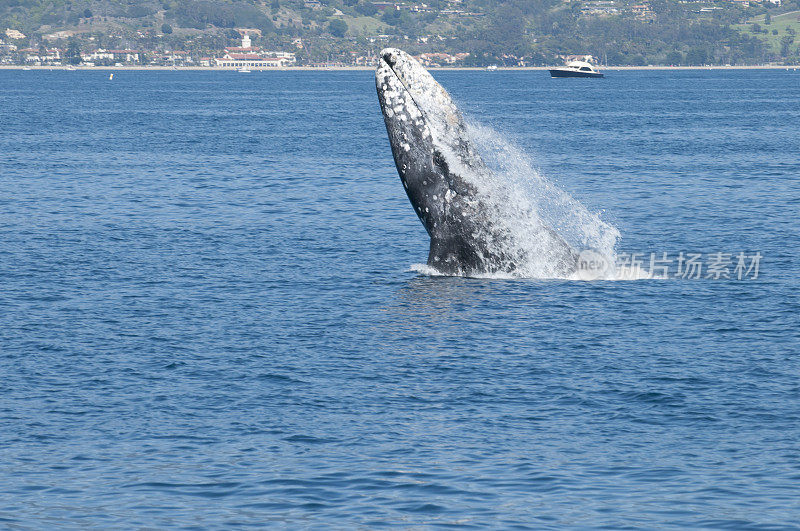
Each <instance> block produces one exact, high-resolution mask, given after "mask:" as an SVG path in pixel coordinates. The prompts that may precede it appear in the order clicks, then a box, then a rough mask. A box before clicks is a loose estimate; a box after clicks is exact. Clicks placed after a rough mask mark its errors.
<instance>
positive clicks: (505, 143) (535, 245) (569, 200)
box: [447, 120, 620, 280]
mask: <svg viewBox="0 0 800 531" xmlns="http://www.w3.org/2000/svg"><path fill="white" fill-rule="evenodd" d="M465 123H466V128H467V131H466V133H467V134H466V136H467V137H468V138H469V140H470V143H471V147H472V148H474V149H475V150H476V151H477V154H478V155H479V156H480V157H481V158H482V160H483V162H484V163H485V164H486V167H487V169H488V171H480V172H476V171H468V169H464V170H465V171H461V172H459V173H460V175H461V177H462V178H463V179H465V180H466V181H468V182H469V183H470V184H471V185H472V186H473V187H474V188H475V190H476V191H477V194H476V199H475V201H479V202H480V204H481V205H480V210H481V212H482V213H484V214H485V215H487V216H490V217H491V220H489V223H488V224H487V226H491V227H492V232H493V233H494V234H499V235H501V237H500V238H497V237H494V238H487V239H486V241H488V242H489V246H490V248H489V251H490V252H492V254H495V255H497V256H504V257H509V259H510V260H511V261H513V267H510V268H504V272H503V273H502V274H500V276H502V277H504V278H508V277H509V276H511V277H522V278H570V279H584V280H586V279H588V278H586V275H582V276H581V275H578V274H577V273H575V274H572V275H569V276H567V277H564V276H563V274H559V273H558V272H557V271H558V269H557V268H555V267H554V261H555V260H556V259H557V257H558V255H559V247H560V244H561V240H563V241H566V242H567V243H568V244H569V245H570V246H571V247H572V248H573V249H574V250H575V252H576V258H577V254H578V253H579V252H580V251H584V250H587V249H588V250H591V251H592V252H593V253H594V254H595V255H597V256H600V257H603V258H604V259H605V260H607V263H608V264H610V267H609V268H607V269H605V270H603V271H602V272H601V273H600V274H598V275H597V276H596V277H594V278H604V279H612V278H615V276H616V274H615V271H614V267H613V264H614V262H615V247H616V244H617V242H618V240H619V238H620V233H619V231H618V230H617V229H616V227H614V226H613V225H611V224H609V223H607V222H605V221H603V220H602V219H601V218H600V215H599V213H592V212H590V211H589V210H588V209H587V208H586V207H585V206H584V205H583V204H581V203H580V202H579V201H578V200H576V199H575V198H573V197H572V196H570V195H569V194H568V193H567V192H565V191H564V190H562V189H560V188H559V187H558V186H556V185H555V184H554V183H553V182H551V181H550V180H548V179H547V178H546V177H545V176H543V175H542V174H541V173H540V172H539V171H538V170H537V169H536V168H535V165H534V164H533V161H532V160H531V158H530V156H529V155H527V154H526V153H525V152H524V151H523V150H521V149H520V148H519V147H518V146H516V145H514V144H513V143H512V142H511V141H509V140H508V138H507V137H506V136H504V135H502V134H501V133H499V132H497V131H496V130H494V129H492V128H490V127H488V126H486V125H483V124H480V123H477V122H475V121H474V120H469V121H466V122H465ZM447 158H448V159H450V160H453V158H455V157H450V156H448V157H447ZM469 170H474V168H470V169H469ZM488 276H496V275H488Z"/></svg>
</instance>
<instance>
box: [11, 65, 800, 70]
mask: <svg viewBox="0 0 800 531" xmlns="http://www.w3.org/2000/svg"><path fill="white" fill-rule="evenodd" d="M550 68H553V66H511V67H502V66H501V67H498V68H497V70H498V71H499V70H506V71H524V70H548V69H550ZM797 68H800V65H734V66H718V65H717V66H607V67H602V70H603V71H614V70H766V69H769V70H786V69H797ZM24 69H29V70H70V67H68V66H63V65H62V66H23V65H0V70H24ZM374 69H375V67H372V66H330V67H318V66H289V67H284V68H274V67H270V68H264V69H253V70H252V71H253V72H293V71H307V72H324V71H351V70H354V71H357V70H364V71H372V70H374ZM72 70H75V71H79V70H80V71H99V70H107V71H116V70H119V71H122V70H142V71H147V70H152V71H166V72H169V71H189V70H202V71H210V72H214V71H216V72H236V71H237V68H234V67H230V68H226V67H218V66H177V67H172V66H74V67H72ZM429 70H439V71H442V70H451V71H484V70H486V68H485V67H465V66H454V67H449V66H440V67H430V68H429Z"/></svg>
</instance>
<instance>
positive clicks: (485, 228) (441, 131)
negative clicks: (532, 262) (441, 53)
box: [375, 48, 577, 277]
mask: <svg viewBox="0 0 800 531" xmlns="http://www.w3.org/2000/svg"><path fill="white" fill-rule="evenodd" d="M375 85H376V88H377V91H378V100H379V102H380V106H381V111H382V112H383V119H384V122H385V124H386V131H387V133H388V135H389V143H390V144H391V148H392V154H393V156H394V161H395V165H396V166H397V171H398V173H399V174H400V180H401V182H402V183H403V186H404V188H405V190H406V194H407V195H408V199H409V200H410V201H411V205H412V206H413V207H414V210H415V212H416V213H417V216H418V217H419V219H420V221H422V224H423V225H424V226H425V230H426V231H427V232H428V235H429V236H430V252H429V253H428V265H429V266H430V267H432V268H434V269H436V270H437V271H439V272H440V273H443V274H446V275H463V276H476V275H481V274H487V273H497V272H503V273H509V274H512V275H513V274H514V273H515V272H517V271H518V270H519V266H520V263H523V262H524V261H525V260H528V259H530V256H526V254H527V253H528V250H526V249H524V248H521V247H520V246H519V245H516V244H515V242H514V241H513V238H514V235H513V234H510V231H508V230H506V229H503V228H502V227H497V226H495V224H494V223H493V221H494V220H495V219H496V216H494V215H493V214H494V211H496V209H497V208H498V202H497V201H490V200H489V199H490V198H488V197H487V196H486V195H485V194H483V195H482V193H481V190H480V188H481V186H480V185H481V183H482V182H484V181H485V180H487V179H490V178H491V176H492V174H491V170H490V169H489V168H488V167H487V166H486V164H485V163H484V161H483V160H482V159H481V157H480V155H479V154H478V153H477V150H476V148H475V146H474V145H473V142H472V141H471V140H470V138H469V134H468V132H467V128H466V126H465V124H464V120H463V118H462V116H461V113H460V112H459V110H458V108H457V107H456V105H455V104H454V103H453V100H452V99H451V98H450V95H449V94H448V93H447V91H445V89H444V88H442V86H441V85H440V84H439V83H437V82H436V80H434V78H433V76H431V75H430V73H429V72H428V71H427V70H425V68H424V67H423V66H422V65H421V64H420V63H419V62H417V61H416V60H415V59H414V58H413V57H411V56H410V55H408V54H407V53H405V52H403V51H401V50H398V49H395V48H387V49H385V50H383V51H381V57H380V64H379V65H378V68H377V71H376V72H375ZM501 208H502V207H501ZM535 235H536V238H537V239H541V244H542V245H537V246H536V247H537V248H538V249H546V250H547V251H546V255H547V256H545V257H543V258H544V259H546V260H547V262H548V264H549V265H550V267H549V269H550V270H551V273H552V275H553V276H558V277H566V276H569V275H571V274H572V273H574V272H575V270H576V262H577V253H576V252H575V251H574V250H573V249H572V248H571V247H570V246H569V245H568V244H567V243H566V241H564V239H563V238H561V237H560V236H559V235H558V234H557V233H556V232H555V231H553V230H552V229H551V228H549V227H547V226H545V225H542V226H540V227H537V228H536V230H535ZM539 258H542V257H539Z"/></svg>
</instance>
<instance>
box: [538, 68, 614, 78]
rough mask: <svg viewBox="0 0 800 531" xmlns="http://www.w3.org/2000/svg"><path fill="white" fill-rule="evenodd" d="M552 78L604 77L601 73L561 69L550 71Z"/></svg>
mask: <svg viewBox="0 0 800 531" xmlns="http://www.w3.org/2000/svg"><path fill="white" fill-rule="evenodd" d="M550 76H551V77H603V74H602V73H600V72H579V71H577V70H561V69H560V68H552V69H550Z"/></svg>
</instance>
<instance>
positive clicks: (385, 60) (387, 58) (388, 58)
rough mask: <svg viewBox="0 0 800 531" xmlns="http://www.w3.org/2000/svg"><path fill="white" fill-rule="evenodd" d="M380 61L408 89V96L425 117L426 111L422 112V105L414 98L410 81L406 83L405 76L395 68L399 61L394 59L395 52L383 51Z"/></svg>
mask: <svg viewBox="0 0 800 531" xmlns="http://www.w3.org/2000/svg"><path fill="white" fill-rule="evenodd" d="M380 63H381V65H386V68H388V69H389V70H391V72H392V75H393V76H394V77H395V79H397V81H399V82H400V84H401V85H402V86H403V88H404V89H405V90H406V93H407V94H408V97H409V98H410V99H411V102H412V103H413V104H414V107H416V108H417V111H419V113H420V114H421V115H422V116H423V117H424V116H425V113H424V112H422V107H420V105H419V103H417V100H416V99H415V98H414V94H413V93H412V92H411V89H410V88H409V86H408V83H406V81H405V79H403V76H401V75H400V74H399V73H398V72H397V70H395V68H394V67H395V65H396V64H397V61H395V60H394V57H393V54H392V53H391V52H383V53H381V58H380Z"/></svg>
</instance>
